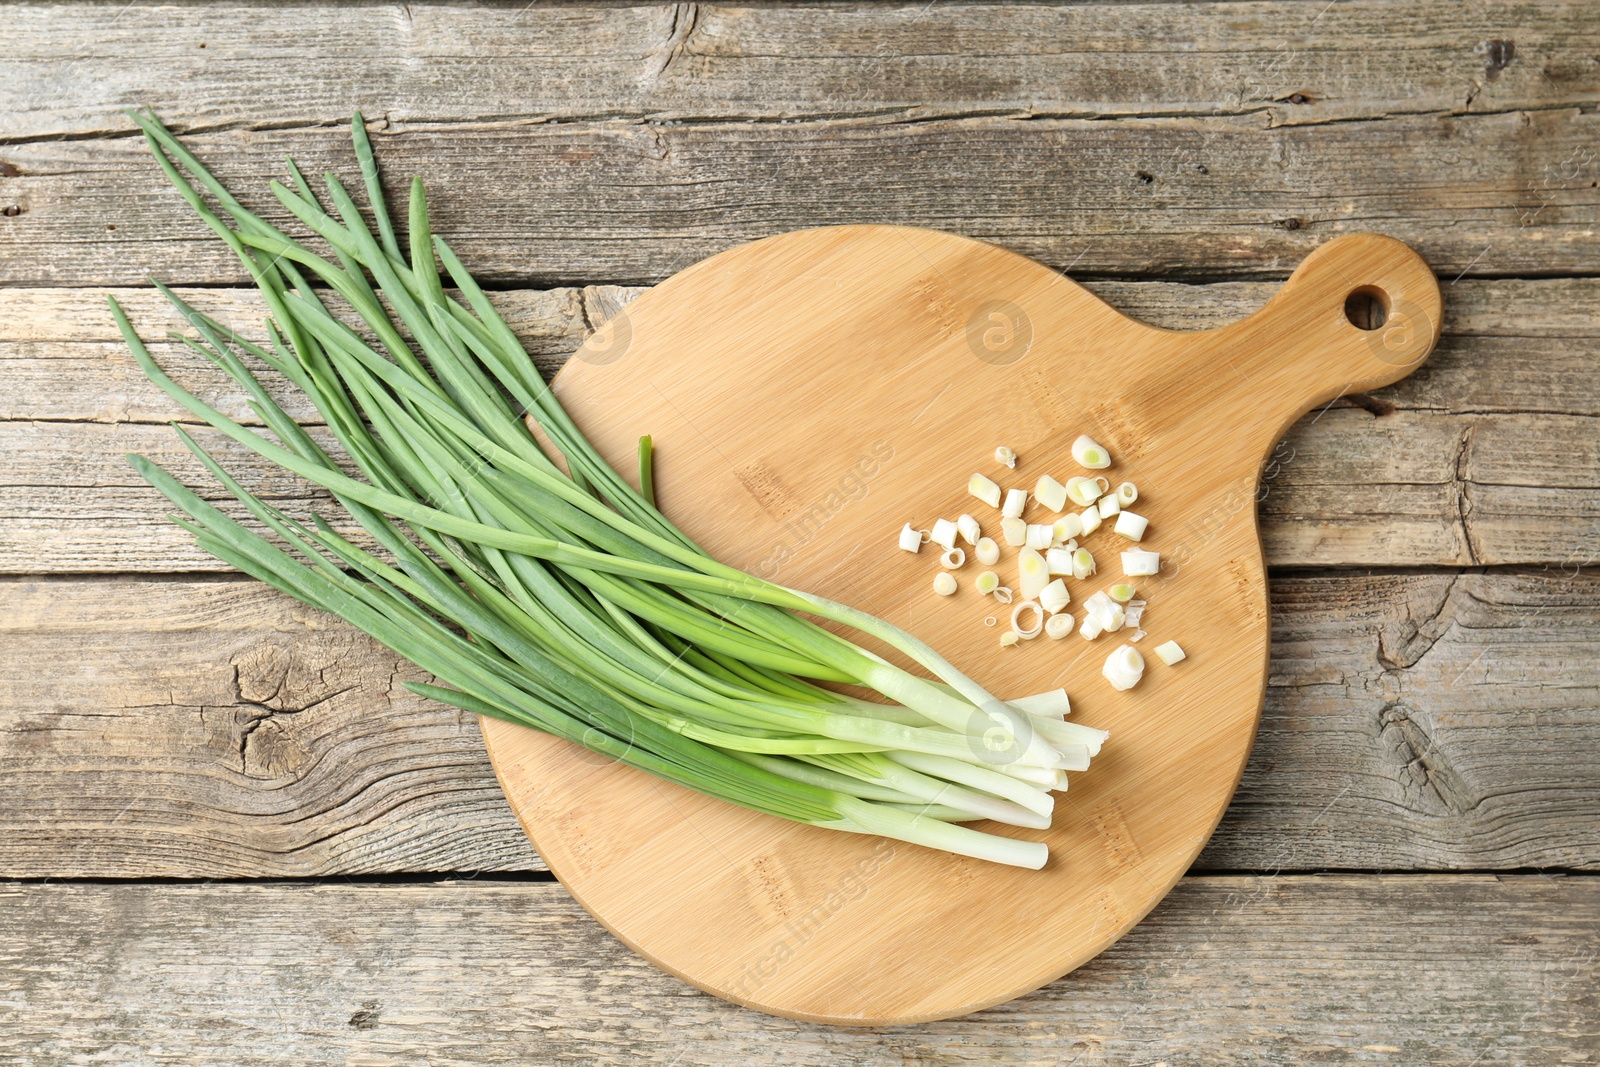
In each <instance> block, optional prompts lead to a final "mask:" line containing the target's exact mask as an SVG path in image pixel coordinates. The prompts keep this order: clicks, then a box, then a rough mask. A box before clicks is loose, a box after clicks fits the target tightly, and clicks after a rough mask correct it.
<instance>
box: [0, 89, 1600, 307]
mask: <svg viewBox="0 0 1600 1067" xmlns="http://www.w3.org/2000/svg"><path fill="white" fill-rule="evenodd" d="M1596 122H1597V120H1596V117H1595V115H1593V114H1590V113H1585V112H1583V111H1581V110H1579V109H1578V108H1576V107H1571V108H1554V109H1548V110H1540V111H1518V112H1509V113H1498V114H1485V115H1464V116H1453V115H1418V116H1407V117H1398V118H1391V119H1380V120H1372V121H1352V122H1336V123H1331V124H1327V125H1321V126H1312V127H1307V126H1279V127H1265V126H1264V124H1263V122H1262V120H1261V119H1260V118H1259V117H1257V116H1238V117H1222V118H1150V119H1144V118H1128V119H1110V120H1085V119H1034V120H1027V121H1023V120H1017V119H1012V118H1005V117H975V118H963V119H939V120H931V121H913V122H900V121H896V122H862V121H858V120H839V119H828V120H819V121H816V122H807V123H802V124H798V125H785V124H780V123H713V124H707V125H703V124H688V125H664V124H638V123H627V122H618V121H610V122H605V121H600V122H595V121H578V122H572V123H555V124H541V125H535V126H527V125H518V124H515V123H484V124H473V125H431V124H424V125H418V126H412V127H405V128H402V129H400V130H398V131H397V132H384V133H380V134H378V135H377V137H376V140H377V143H378V151H379V154H380V156H381V158H382V160H383V162H384V165H385V167H386V173H387V174H388V175H389V178H390V183H391V189H392V190H393V191H394V192H399V189H400V187H399V185H398V181H399V180H400V179H402V178H404V177H405V176H408V175H411V174H413V173H421V174H425V175H426V176H427V177H428V179H429V181H430V183H431V189H432V195H431V197H430V204H431V206H432V208H433V209H434V212H435V222H436V226H435V229H436V232H438V233H439V234H440V235H442V236H444V237H446V238H448V239H449V240H450V241H451V243H452V244H453V245H454V247H455V248H456V250H457V251H458V252H459V253H460V254H461V256H462V258H463V260H464V261H465V262H466V263H468V264H469V265H470V266H471V267H472V269H473V270H474V272H475V273H476V274H477V275H478V276H479V277H480V278H482V279H485V280H488V281H491V282H496V283H507V284H517V285H527V284H538V285H548V284H584V283H595V282H608V283H619V284H620V283H630V284H631V283H648V282H654V281H658V280H660V279H661V278H663V277H666V276H667V275H669V274H671V273H672V272H673V271H675V270H678V269H680V268H682V267H684V266H687V265H688V264H690V263H693V262H695V261H696V260H699V259H702V258H704V257H706V256H708V255H711V254H713V253H715V252H719V251H722V250H724V249H726V248H728V247H730V246H732V245H735V244H738V243H740V242H743V241H747V240H750V239H753V238H757V237H763V236H768V235H771V234H775V233H781V232H785V231H788V230H794V229H801V228H805V227H810V226H822V225H830V224H836V223H850V222H881V223H905V224H912V225H922V226H933V227H936V228H940V229H945V230H951V231H954V232H957V233H963V234H966V235H968V236H972V237H978V238H983V239H986V240H992V241H996V242H998V243H1000V244H1003V245H1005V246H1007V247H1009V248H1013V249H1015V250H1017V251H1019V252H1022V253H1024V254H1027V255H1030V256H1033V257H1034V258H1036V259H1039V260H1040V261H1042V262H1044V263H1046V264H1049V265H1051V266H1056V267H1060V268H1063V269H1065V268H1068V267H1071V269H1073V270H1074V271H1076V272H1077V273H1079V274H1084V275H1094V274H1139V275H1170V276H1181V277H1205V278H1220V277H1225V276H1249V275H1263V276H1280V275H1282V274H1284V273H1286V272H1287V270H1288V269H1289V268H1290V267H1291V266H1292V265H1293V264H1295V263H1297V262H1298V261H1299V260H1300V259H1301V258H1303V257H1304V256H1305V254H1306V253H1307V252H1308V251H1309V250H1310V249H1311V248H1313V247H1315V246H1316V245H1317V244H1318V243H1319V242H1321V241H1323V240H1325V239H1327V238H1328V237H1331V236H1334V235H1337V234H1340V233H1346V232H1352V231H1361V230H1379V231H1382V232H1384V233H1387V234H1390V235H1392V236H1395V237H1398V238H1400V239H1402V240H1404V241H1407V242H1409V243H1410V244H1412V245H1413V246H1414V247H1415V248H1416V249H1417V250H1418V251H1419V252H1420V253H1421V254H1422V255H1423V256H1424V257H1426V258H1427V260H1428V261H1429V262H1430V263H1431V264H1432V265H1433V266H1434V268H1435V269H1436V270H1438V271H1439V272H1441V274H1443V275H1444V276H1446V277H1452V278H1453V277H1455V276H1457V275H1458V274H1461V273H1463V272H1468V273H1477V274H1487V275H1503V274H1536V275H1552V274H1562V273H1574V272H1578V273H1586V272H1590V271H1592V270H1593V267H1594V264H1595V263H1596V262H1597V261H1600V189H1597V184H1600V154H1597V153H1596V152H1595V151H1594V149H1593V145H1594V143H1595V139H1596V138H1595V132H1596ZM188 143H189V144H190V146H191V147H192V148H193V149H194V150H195V151H196V152H197V153H198V154H199V155H200V156H201V158H203V159H205V160H207V161H209V162H210V163H211V164H212V165H214V167H215V169H216V171H217V172H218V174H219V175H220V176H221V177H222V178H223V180H224V181H227V182H229V183H231V184H232V185H233V186H234V187H235V188H236V189H237V190H238V191H239V192H241V193H243V194H246V196H245V198H246V200H247V202H249V203H253V204H256V205H259V206H260V207H261V210H262V212H263V214H265V215H267V216H269V217H271V218H274V219H277V220H279V221H282V219H283V211H282V209H281V208H280V207H279V205H278V204H277V203H276V201H274V200H272V198H271V196H270V194H267V193H266V192H265V191H264V186H265V180H266V178H267V177H268V176H270V175H276V174H280V173H281V172H282V169H283V165H282V159H283V157H284V155H285V154H292V155H294V156H295V157H296V158H297V159H298V160H299V161H300V163H301V165H302V166H303V168H304V169H305V171H306V172H307V173H311V174H316V173H320V172H322V171H324V170H327V169H336V170H339V171H343V172H347V173H349V172H353V169H354V168H353V161H352V159H351V151H350V147H349V143H348V131H347V130H345V129H343V128H334V127H322V126H318V127H310V128H301V129H293V130H281V129H276V130H228V131H223V132H212V133H201V134H196V135H194V136H193V137H190V138H188ZM0 159H4V161H5V163H6V164H7V166H6V168H5V170H6V172H7V173H10V172H15V176H13V177H7V178H0V200H4V201H6V202H7V203H8V204H9V205H10V206H11V207H15V208H16V209H17V213H15V214H12V213H11V212H9V211H7V213H6V214H5V215H4V216H3V217H0V253H3V254H0V284H24V285H119V284H142V283H143V281H144V280H145V278H146V277H147V276H148V275H150V274H155V275H157V276H159V277H161V278H162V279H164V280H166V281H168V282H171V283H174V284H190V283H207V284H217V283H229V284H240V283H244V282H246V281H247V279H246V278H245V276H244V274H243V272H242V270H241V268H240V267H239V266H238V264H237V263H236V262H235V261H233V260H232V259H231V254H230V253H228V252H227V250H226V249H225V248H224V247H222V245H221V244H220V243H219V242H217V241H216V240H215V239H214V237H213V236H212V235H211V234H210V232H209V231H208V230H206V229H205V227H204V226H203V225H202V224H201V223H200V222H198V221H197V220H195V219H193V218H192V217H191V213H190V210H189V208H188V207H187V205H185V204H184V203H183V202H182V201H181V200H180V199H179V197H178V196H177V194H176V193H175V192H174V191H173V190H171V189H170V188H168V187H167V185H166V181H165V179H164V178H163V177H162V175H161V173H160V172H159V171H158V170H157V168H156V167H155V166H154V165H153V164H152V162H151V161H150V159H149V157H148V155H147V153H146V151H145V147H144V145H143V143H142V141H141V140H139V139H137V138H133V137H124V138H116V139H110V140H107V139H96V140H88V141H77V140H68V141H35V142H28V143H21V144H15V145H11V146H9V147H7V148H6V149H5V151H4V152H3V153H0ZM1464 160H1465V161H1470V165H1467V166H1464V165H1463V161H1464ZM1356 191H1359V192H1356ZM113 227H115V228H114V229H113Z"/></svg>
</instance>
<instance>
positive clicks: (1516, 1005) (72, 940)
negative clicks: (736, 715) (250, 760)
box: [0, 875, 1600, 1067]
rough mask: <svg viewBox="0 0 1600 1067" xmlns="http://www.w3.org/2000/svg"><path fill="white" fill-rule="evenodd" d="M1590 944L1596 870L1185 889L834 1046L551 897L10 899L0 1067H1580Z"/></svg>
mask: <svg viewBox="0 0 1600 1067" xmlns="http://www.w3.org/2000/svg"><path fill="white" fill-rule="evenodd" d="M866 891H867V892H871V891H872V890H871V886H870V885H868V886H867V889H866ZM1597 952H1600V881H1597V880H1596V879H1594V878H1573V877H1568V878H1540V877H1529V876H1524V877H1514V878H1493V877H1483V876H1437V875H1435V876H1388V877H1384V876H1371V875H1365V876H1352V875H1323V876H1300V877H1279V878H1271V877H1267V878H1262V877H1209V878H1189V879H1186V880H1185V881H1184V882H1183V883H1181V884H1180V885H1179V886H1178V888H1177V889H1176V890H1175V891H1174V892H1173V894H1172V895H1171V896H1170V897H1168V898H1167V900H1166V901H1165V902H1164V903H1163V904H1161V905H1160V906H1159V907H1157V908H1156V910H1155V911H1154V912H1153V913H1152V914H1151V915H1150V917H1149V918H1147V919H1146V920H1145V921H1144V922H1143V923H1142V924H1141V925H1139V926H1137V927H1135V928H1134V929H1133V931H1132V932H1130V933H1129V934H1128V935H1127V936H1126V937H1124V938H1123V939H1122V940H1121V941H1120V942H1118V943H1117V944H1116V945H1114V946H1113V947H1112V948H1111V949H1109V950H1108V951H1107V952H1106V953H1105V954H1104V955H1102V956H1101V957H1100V958H1098V959H1096V960H1094V961H1092V962H1090V963H1089V964H1087V965H1086V966H1084V967H1082V968H1080V969H1079V970H1078V971H1076V972H1074V973H1073V974H1071V975H1069V976H1067V977H1066V978H1063V979H1061V980H1059V981H1057V982H1054V983H1052V984H1051V985H1049V986H1046V987H1045V988H1044V989H1042V990H1039V991H1038V992H1036V993H1033V994H1030V995H1028V996H1025V997H1022V998H1020V999H1018V1000H1015V1001H1013V1002H1011V1003H1010V1004H1006V1005H1003V1006H1001V1007H997V1008H994V1009H991V1010H989V1011H986V1012H982V1013H980V1014H977V1015H972V1016H967V1017H965V1018H961V1019H952V1020H948V1021H945V1022H938V1023H929V1024H924V1025H921V1026H917V1027H909V1028H906V1027H902V1028H882V1029H863V1030H841V1029H838V1028H833V1027H826V1026H817V1025H811V1024H805V1023H795V1022H790V1021H788V1020H783V1019H776V1018H772V1017H770V1016H763V1015H759V1014H756V1013H754V1012H750V1011H746V1010H745V1009H742V1008H737V1007H734V1006H733V1005H730V1004H728V1003H726V1002H723V1001H720V1000H717V999H715V998H713V997H710V996H707V995H705V994H702V993H698V992H695V991H693V990H692V989H690V988H689V987H688V986H686V985H684V984H683V983H681V982H680V981H678V980H677V979H675V978H672V977H670V976H668V975H666V974H663V973H661V972H659V971H657V970H656V969H654V968H653V967H651V966H650V965H649V964H648V963H646V962H644V961H643V960H642V959H640V958H639V957H637V956H635V955H634V954H633V953H632V952H630V951H629V950H628V949H627V948H625V947H623V946H622V945H621V944H620V943H619V942H617V941H616V940H614V939H613V938H612V937H611V936H610V935H609V934H607V933H606V932H605V931H604V930H602V929H601V928H600V927H599V926H598V925H597V924H596V923H594V922H593V921H592V920H590V919H589V918H588V917H587V916H586V915H584V914H583V912H582V911H581V909H579V907H578V906H577V905H576V904H575V903H573V902H572V901H571V900H570V898H568V897H567V896H566V894H565V892H564V891H563V890H562V889H561V887H560V886H558V885H552V884H548V883H542V884H541V883H533V884H529V883H521V884H518V883H505V882H501V883H495V882H492V881H487V882H455V883H442V884H430V885H413V886H381V885H335V884H327V883H324V884H321V885H296V884H289V885H276V886H228V885H208V886H139V885H96V886H81V885H79V886H74V885H47V886H39V885H20V886H19V885H11V886H4V887H0V959H3V960H4V963H5V966H4V967H3V968H0V1005H5V1007H0V1015H3V1016H5V1017H7V1018H8V1022H7V1025H6V1026H4V1027H0V1058H4V1059H5V1060H6V1061H7V1062H13V1063H27V1064H55V1063H83V1062H90V1061H91V1060H93V1061H98V1060H101V1059H114V1060H116V1061H117V1062H122V1063H140V1064H144V1063H151V1064H153V1063H158V1062H168V1061H169V1060H170V1059H171V1057H172V1055H179V1056H181V1058H183V1059H184V1060H185V1061H190V1062H207V1063H213V1062H214V1063H228V1064H235V1065H237V1067H255V1065H263V1067H264V1065H268V1064H280V1063H284V1062H294V1063H332V1062H341V1063H347V1064H366V1065H374V1067H376V1065H380V1064H413V1063H423V1062H426V1063H428V1064H431V1065H434V1067H454V1065H468V1064H470V1065H472V1067H488V1065H493V1064H525V1063H567V1062H572V1063H584V1064H634V1063H659V1064H675V1063H696V1064H766V1063H782V1064H787V1065H793V1067H812V1065H818V1067H820V1065H824V1064H826V1065H830V1067H831V1065H835V1064H839V1063H844V1062H848V1063H853V1064H854V1063H860V1064H867V1063H872V1064H878V1063H889V1062H894V1063H899V1064H935V1063H938V1064H998V1063H1008V1064H1009V1063H1016V1064H1033V1065H1043V1064H1059V1063H1073V1064H1081V1065H1085V1067H1090V1065H1096V1064H1126V1063H1155V1062H1171V1063H1210V1062H1224V1060H1225V1062H1228V1063H1233V1064H1244V1065H1252V1067H1253V1065H1268V1064H1271V1065H1277V1064H1283V1063H1306V1062H1338V1063H1429V1064H1461V1065H1466V1064H1469V1063H1478V1062H1484V1063H1498V1062H1513V1063H1530V1064H1531V1063H1540V1064H1544V1063H1562V1062H1581V1061H1584V1060H1586V1059H1587V1058H1588V1057H1590V1056H1592V1054H1593V1053H1594V1050H1595V1048H1596V1044H1597V1042H1600V1029H1597V1027H1596V1019H1595V1011H1594V1005H1595V999H1596V997H1597V995H1600V985H1597V978H1596V973H1597V972H1596V969H1595V967H1594V960H1595V956H1596V953H1597ZM177 1050H181V1053H179V1052H177Z"/></svg>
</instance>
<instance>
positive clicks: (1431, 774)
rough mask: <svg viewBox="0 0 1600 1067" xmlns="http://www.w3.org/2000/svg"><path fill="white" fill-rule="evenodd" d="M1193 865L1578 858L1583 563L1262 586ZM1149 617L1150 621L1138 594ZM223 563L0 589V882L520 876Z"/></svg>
mask: <svg viewBox="0 0 1600 1067" xmlns="http://www.w3.org/2000/svg"><path fill="white" fill-rule="evenodd" d="M1271 592H1272V602H1273V608H1274V613H1273V633H1274V645H1273V672H1272V676H1271V679H1270V687H1269V690H1268V697H1267V707H1266V712H1265V715H1264V717H1263V722H1262V727H1261V733H1260V736H1259V740H1258V742H1257V745H1256V749H1255V753H1254V756H1253V757H1252V759H1251V762H1250V765H1249V768H1248V770H1247V771H1246V773H1245V777H1244V781H1243V783H1242V785H1241V787H1240V791H1239V793H1238V795H1237V797H1236V798H1235V800H1234V803H1233V806H1232V807H1231V808H1230V809H1229V813H1228V815H1227V817H1226V818H1225V819H1224V821H1223V823H1222V826H1221V827H1220V829H1219V830H1218V831H1217V834H1216V836H1214V837H1213V839H1212V843H1211V845H1210V847H1209V848H1208V849H1207V851H1206V853H1205V854H1204V856H1203V857H1202V859H1201V861H1200V863H1201V867H1202V868H1209V869H1229V870H1233V869H1255V870H1279V869H1296V870H1306V869H1319V868H1330V867H1331V868H1342V869H1372V868H1378V869H1411V868H1422V869H1430V868H1452V867H1453V868H1466V869H1485V868H1502V867H1504V868H1518V867H1568V868H1582V869H1595V868H1597V867H1600V764H1596V762H1595V761H1593V760H1585V759H1574V758H1573V754H1574V753H1582V752H1590V751H1594V750H1595V748H1596V746H1597V745H1600V575H1597V574H1596V573H1594V572H1593V571H1587V572H1582V573H1579V574H1566V573H1562V572H1561V571H1559V570H1552V571H1549V572H1530V573H1523V574H1518V573H1505V572H1488V573H1467V574H1462V575H1459V576H1455V575H1446V574H1403V575H1381V574H1380V575H1376V576H1362V575H1356V574H1343V575H1322V576H1298V577H1280V578H1277V579H1274V581H1273V583H1272V591H1271ZM1151 610H1154V611H1159V603H1156V605H1155V606H1153V607H1152V609H1151ZM414 677H416V675H415V674H414V673H413V672H412V671H411V670H410V669H409V668H408V667H405V666H403V665H401V664H399V663H397V662H396V659H395V657H393V656H392V655H390V654H388V653H386V652H384V651H383V650H381V649H378V648H376V647H375V646H374V645H373V644H372V643H371V642H369V641H367V640H366V639H365V638H363V637H361V636H360V635H358V634H355V633H353V632H352V631H351V630H350V628H348V627H346V626H344V625H343V624H341V623H338V622H336V621H334V620H331V619H328V618H326V617H324V616H322V615H320V614H318V613H316V612H312V611H309V610H307V609H304V608H301V607H300V606H298V605H296V604H294V603H293V602H291V601H289V600H288V599H287V598H283V597H279V596H277V595H276V594H273V593H271V592H270V591H268V590H266V589H265V588H263V587H259V586H257V585H254V584H252V583H250V582H248V581H245V580H243V579H206V580H196V579H183V580H171V579H155V578H146V579H116V580H109V579H107V580H100V579H55V580H10V581H6V582H0V783H3V787H0V876H10V877H65V878H71V877H117V878H140V877H155V876H162V877H230V876H235V877H236V876H240V875H253V876H265V877H305V876H311V875H319V874H350V873H371V872H407V871H441V870H442V871H449V870H522V869H529V868H536V867H537V866H538V861H537V859H536V858H535V857H534V856H533V853H532V851H531V849H530V848H529V846H528V844H527V842H526V839H525V838H524V837H523V835H522V833H521V831H520V830H519V829H518V828H517V826H516V825H515V823H514V822H513V820H512V819H511V817H510V814H509V812H508V810H507V808H506V805H505V802H504V800H503V798H502V797H501V795H500V793H499V790H498V788H497V786H496V784H495V781H494V777H493V774H492V772H491V770H490V768H489V765H488V763H487V760H486V759H485V758H484V756H483V753H482V747H481V741H480V739H479V736H478V731H477V728H476V726H475V725H474V724H473V723H472V722H471V721H470V720H469V721H463V720H462V718H461V717H460V716H458V715H457V714H456V712H454V711H452V710H449V709H443V708H439V707H436V706H433V705H430V704H427V703H425V702H423V701H420V700H418V699H417V698H414V697H412V696H411V695H409V694H408V693H407V692H406V691H405V690H404V689H403V688H402V687H401V686H400V683H401V682H403V681H405V680H406V679H409V678H414Z"/></svg>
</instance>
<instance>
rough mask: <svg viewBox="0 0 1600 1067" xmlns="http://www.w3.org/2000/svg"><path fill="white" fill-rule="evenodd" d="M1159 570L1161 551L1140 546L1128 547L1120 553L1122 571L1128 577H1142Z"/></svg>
mask: <svg viewBox="0 0 1600 1067" xmlns="http://www.w3.org/2000/svg"><path fill="white" fill-rule="evenodd" d="M1160 570H1161V553H1159V552H1148V551H1146V550H1145V549H1142V548H1130V549H1128V550H1127V551H1126V552H1124V553H1122V573H1123V574H1124V575H1125V576H1126V577H1129V578H1142V577H1144V576H1145V575H1148V574H1157V573H1159V572H1160Z"/></svg>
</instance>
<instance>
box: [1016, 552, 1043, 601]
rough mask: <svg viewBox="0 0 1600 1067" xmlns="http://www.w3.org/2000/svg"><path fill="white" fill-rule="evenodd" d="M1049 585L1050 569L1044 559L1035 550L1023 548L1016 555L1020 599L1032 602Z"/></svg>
mask: <svg viewBox="0 0 1600 1067" xmlns="http://www.w3.org/2000/svg"><path fill="white" fill-rule="evenodd" d="M1049 584H1050V568H1049V566H1048V565H1046V563H1045V561H1044V557H1043V556H1042V555H1040V554H1039V553H1038V551H1036V550H1035V549H1032V548H1024V549H1023V550H1022V551H1020V552H1018V553H1017V587H1018V589H1020V590H1021V592H1022V599H1024V600H1033V599H1034V598H1035V597H1037V596H1038V595H1039V594H1040V593H1041V592H1042V591H1043V590H1044V587H1045V586H1047V585H1049Z"/></svg>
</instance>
